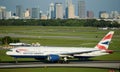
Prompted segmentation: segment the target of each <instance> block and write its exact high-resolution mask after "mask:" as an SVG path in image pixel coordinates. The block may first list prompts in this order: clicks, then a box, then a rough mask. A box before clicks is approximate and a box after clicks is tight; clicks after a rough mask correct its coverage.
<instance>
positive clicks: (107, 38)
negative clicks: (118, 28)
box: [95, 31, 114, 51]
mask: <svg viewBox="0 0 120 72" xmlns="http://www.w3.org/2000/svg"><path fill="white" fill-rule="evenodd" d="M113 34H114V31H110V32H109V33H108V34H106V35H105V37H103V39H102V40H101V41H100V42H99V43H98V44H97V45H96V46H95V48H97V49H99V50H105V51H107V50H108V47H109V44H110V41H111V39H112V37H113Z"/></svg>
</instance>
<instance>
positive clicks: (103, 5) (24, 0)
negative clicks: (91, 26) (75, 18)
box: [0, 0, 120, 15]
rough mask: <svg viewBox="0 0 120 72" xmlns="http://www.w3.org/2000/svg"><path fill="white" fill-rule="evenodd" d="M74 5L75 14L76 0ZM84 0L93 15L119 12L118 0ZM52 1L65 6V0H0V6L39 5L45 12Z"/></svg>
mask: <svg viewBox="0 0 120 72" xmlns="http://www.w3.org/2000/svg"><path fill="white" fill-rule="evenodd" d="M72 1H73V4H74V5H75V7H76V14H77V2H78V0H72ZM84 1H85V2H86V10H93V11H94V13H95V15H98V12H99V11H107V12H108V13H109V12H110V11H119V12H120V0H84ZM51 2H53V3H55V2H61V3H63V5H64V6H65V0H0V6H6V7H7V10H12V11H15V8H16V5H22V6H23V7H24V9H26V8H33V7H39V8H40V9H41V10H42V11H43V12H46V11H47V10H48V8H49V4H50V3H51Z"/></svg>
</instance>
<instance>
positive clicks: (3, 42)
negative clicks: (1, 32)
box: [2, 36, 12, 45]
mask: <svg viewBox="0 0 120 72" xmlns="http://www.w3.org/2000/svg"><path fill="white" fill-rule="evenodd" d="M11 42H12V38H11V37H10V36H5V37H3V38H2V44H6V45H8V44H9V43H11Z"/></svg>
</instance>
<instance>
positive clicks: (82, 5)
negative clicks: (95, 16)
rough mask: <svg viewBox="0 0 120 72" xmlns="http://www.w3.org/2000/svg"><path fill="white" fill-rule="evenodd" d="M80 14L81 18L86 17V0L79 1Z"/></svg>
mask: <svg viewBox="0 0 120 72" xmlns="http://www.w3.org/2000/svg"><path fill="white" fill-rule="evenodd" d="M78 16H79V18H85V1H81V0H79V1H78Z"/></svg>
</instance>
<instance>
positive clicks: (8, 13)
mask: <svg viewBox="0 0 120 72" xmlns="http://www.w3.org/2000/svg"><path fill="white" fill-rule="evenodd" d="M11 17H12V12H11V11H7V12H6V19H11Z"/></svg>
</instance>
